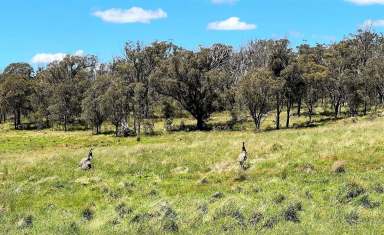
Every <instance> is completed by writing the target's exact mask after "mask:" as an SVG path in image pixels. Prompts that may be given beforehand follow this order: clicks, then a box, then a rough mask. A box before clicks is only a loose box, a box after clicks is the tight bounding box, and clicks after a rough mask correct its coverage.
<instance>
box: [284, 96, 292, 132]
mask: <svg viewBox="0 0 384 235" xmlns="http://www.w3.org/2000/svg"><path fill="white" fill-rule="evenodd" d="M290 117H291V102H290V101H289V100H288V101H287V122H286V124H285V127H286V128H289V119H290Z"/></svg>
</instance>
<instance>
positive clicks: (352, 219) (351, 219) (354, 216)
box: [345, 211, 360, 225]
mask: <svg viewBox="0 0 384 235" xmlns="http://www.w3.org/2000/svg"><path fill="white" fill-rule="evenodd" d="M359 219H360V218H359V214H358V213H357V212H356V211H351V212H349V213H348V214H346V215H345V221H346V222H347V223H348V224H349V225H354V224H357V223H358V222H359Z"/></svg>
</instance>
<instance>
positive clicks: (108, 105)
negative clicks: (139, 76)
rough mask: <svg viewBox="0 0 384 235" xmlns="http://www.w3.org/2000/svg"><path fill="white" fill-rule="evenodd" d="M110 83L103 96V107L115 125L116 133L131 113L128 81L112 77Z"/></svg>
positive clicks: (116, 133) (117, 133)
mask: <svg viewBox="0 0 384 235" xmlns="http://www.w3.org/2000/svg"><path fill="white" fill-rule="evenodd" d="M110 79H111V81H110V85H109V87H108V88H107V90H106V91H105V93H104V95H103V97H102V101H101V103H102V109H103V113H105V114H106V117H107V119H108V120H109V121H110V122H111V123H112V124H113V125H114V126H115V135H116V136H118V135H119V128H120V127H121V125H122V123H123V122H124V121H125V120H126V118H127V114H128V113H129V100H128V96H127V95H126V91H127V88H126V86H127V85H126V82H125V81H123V80H122V79H120V78H117V77H110Z"/></svg>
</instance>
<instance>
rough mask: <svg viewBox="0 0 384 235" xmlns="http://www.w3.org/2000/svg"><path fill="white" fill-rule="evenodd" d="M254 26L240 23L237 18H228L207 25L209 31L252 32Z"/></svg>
mask: <svg viewBox="0 0 384 235" xmlns="http://www.w3.org/2000/svg"><path fill="white" fill-rule="evenodd" d="M256 27H257V26H256V25H255V24H249V23H246V22H241V21H240V18H239V17H230V18H228V19H226V20H223V21H215V22H211V23H209V24H208V29H210V30H252V29H256Z"/></svg>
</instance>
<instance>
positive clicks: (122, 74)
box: [0, 30, 384, 139]
mask: <svg viewBox="0 0 384 235" xmlns="http://www.w3.org/2000/svg"><path fill="white" fill-rule="evenodd" d="M124 51H125V53H124V56H121V57H118V58H115V59H114V60H113V61H112V62H110V63H107V64H100V63H98V61H97V58H96V57H95V56H90V55H87V56H77V55H68V56H66V57H65V58H64V59H63V60H60V61H55V62H52V63H50V64H48V65H47V66H46V67H44V68H39V69H37V71H34V70H33V68H32V67H31V65H29V64H27V63H12V64H10V65H8V66H7V67H6V68H5V69H4V71H3V73H2V74H1V75H0V120H1V121H0V122H5V121H6V120H7V119H10V118H12V120H13V124H14V128H15V129H22V128H25V126H24V125H23V123H22V121H23V120H28V121H29V122H28V123H34V125H36V126H37V127H39V128H48V127H52V126H53V125H60V126H62V127H63V129H64V130H65V131H67V130H68V127H69V126H70V125H73V124H74V123H80V124H86V125H90V126H92V127H93V128H94V130H95V132H96V133H97V134H98V133H99V132H100V128H101V126H102V124H103V123H104V122H106V121H109V122H110V123H112V124H113V125H114V126H115V131H116V135H136V136H137V138H138V139H140V136H141V133H142V132H145V133H150V132H151V131H152V130H153V120H154V119H155V118H164V119H165V120H166V123H168V126H170V125H171V124H172V119H173V118H174V116H175V115H176V113H178V112H180V111H186V112H188V113H189V114H190V115H191V116H193V117H194V118H195V119H196V123H197V124H196V129H198V130H204V129H206V128H207V124H206V122H207V120H208V119H209V118H210V116H211V115H212V113H214V112H220V111H228V112H229V113H230V115H231V121H230V125H235V124H236V123H237V122H238V121H239V115H240V113H242V112H244V111H247V113H248V114H249V115H250V116H251V117H252V119H253V121H254V124H255V128H256V129H259V128H260V126H261V123H262V121H263V119H264V117H265V116H266V115H267V114H268V113H270V112H273V113H274V114H275V127H276V129H279V128H280V127H281V126H282V125H283V124H282V122H283V121H282V120H281V118H280V116H281V113H282V112H286V114H287V115H286V120H285V127H287V128H288V127H289V126H290V118H291V116H292V115H293V113H292V112H293V110H295V112H297V113H295V115H299V116H300V115H302V113H305V115H306V116H307V117H308V121H309V122H312V117H313V115H314V114H315V113H316V107H318V106H319V105H322V106H323V107H329V108H330V109H331V111H332V112H331V114H330V115H333V116H334V117H336V118H337V117H338V116H339V115H340V112H341V109H342V108H345V109H346V110H347V112H348V114H349V115H351V116H354V115H358V114H363V115H366V114H367V113H368V112H369V111H370V110H372V109H375V108H377V107H378V106H379V105H381V104H383V101H384V36H383V35H381V34H378V33H376V32H374V31H372V30H359V31H357V32H356V33H355V34H351V35H350V36H348V37H346V38H345V39H343V40H341V41H340V42H337V43H334V44H331V45H324V44H317V45H315V46H311V45H308V44H302V45H299V46H298V47H297V48H290V46H289V41H288V40H286V39H280V40H254V41H251V42H249V43H248V44H247V45H246V46H244V47H242V48H240V49H238V50H235V49H234V48H232V47H231V46H228V45H223V44H214V45H213V46H211V47H201V48H199V49H198V50H196V51H191V50H186V49H184V48H182V47H179V46H177V45H175V44H173V43H170V42H153V43H151V44H149V45H143V44H141V43H139V42H138V43H132V42H129V43H127V44H126V45H125V47H124ZM303 110H304V111H303Z"/></svg>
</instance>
